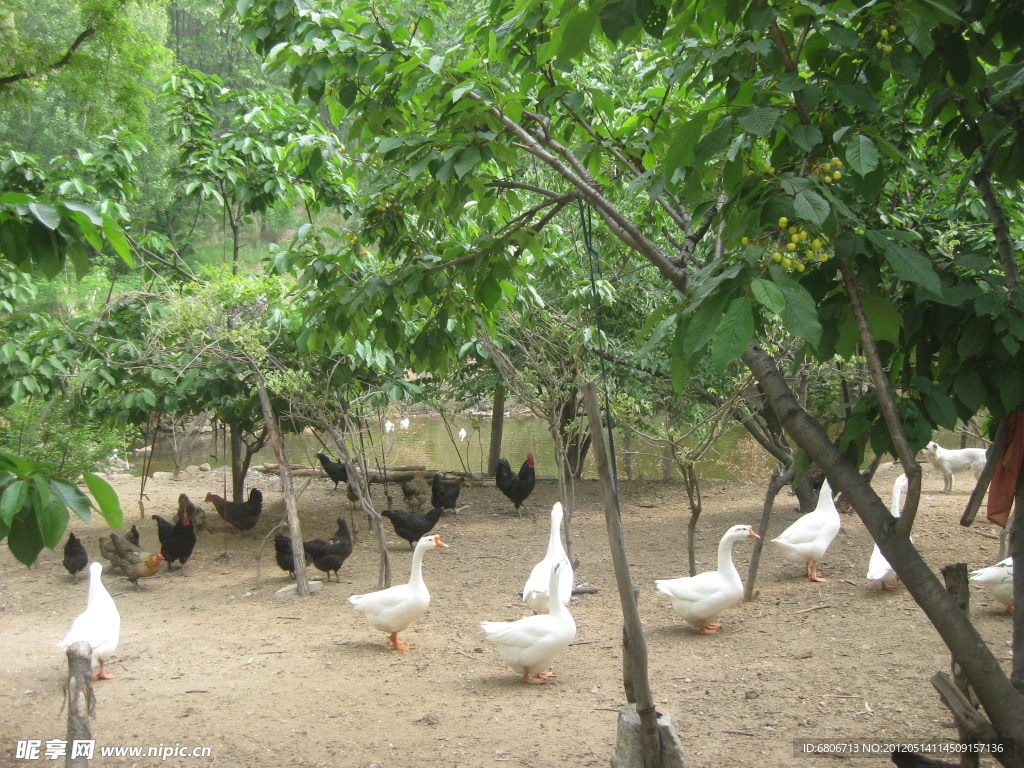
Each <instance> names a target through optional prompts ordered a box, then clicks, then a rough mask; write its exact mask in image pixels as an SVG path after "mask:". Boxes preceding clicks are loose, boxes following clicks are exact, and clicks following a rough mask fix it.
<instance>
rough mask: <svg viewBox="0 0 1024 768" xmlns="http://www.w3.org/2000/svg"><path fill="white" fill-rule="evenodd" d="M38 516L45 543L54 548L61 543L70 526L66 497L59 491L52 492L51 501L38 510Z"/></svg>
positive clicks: (40, 531)
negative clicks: (65, 502)
mask: <svg viewBox="0 0 1024 768" xmlns="http://www.w3.org/2000/svg"><path fill="white" fill-rule="evenodd" d="M36 517H37V518H38V519H39V533H40V534H41V535H42V537H43V545H44V546H47V547H49V548H50V549H53V548H54V547H56V546H57V545H58V544H60V540H61V537H62V536H63V535H64V531H66V530H67V527H68V508H67V506H65V504H64V497H63V496H61V495H60V494H59V493H51V494H50V499H49V503H48V504H47V505H46V506H45V507H43V508H42V509H37V510H36Z"/></svg>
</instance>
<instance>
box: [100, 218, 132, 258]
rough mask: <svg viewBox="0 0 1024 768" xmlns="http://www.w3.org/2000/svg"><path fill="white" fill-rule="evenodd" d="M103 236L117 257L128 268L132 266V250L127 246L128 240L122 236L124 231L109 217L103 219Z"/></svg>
mask: <svg viewBox="0 0 1024 768" xmlns="http://www.w3.org/2000/svg"><path fill="white" fill-rule="evenodd" d="M103 234H104V236H105V237H106V238H107V242H108V243H110V245H111V246H112V247H113V248H114V251H115V252H116V253H117V255H118V256H120V257H121V259H122V260H123V261H124V263H125V264H127V265H128V266H129V267H130V266H131V265H132V249H131V246H129V245H128V238H127V237H125V236H124V230H123V229H121V227H120V226H119V225H118V223H117V222H116V221H114V220H113V219H112V218H110V217H109V216H104V217H103Z"/></svg>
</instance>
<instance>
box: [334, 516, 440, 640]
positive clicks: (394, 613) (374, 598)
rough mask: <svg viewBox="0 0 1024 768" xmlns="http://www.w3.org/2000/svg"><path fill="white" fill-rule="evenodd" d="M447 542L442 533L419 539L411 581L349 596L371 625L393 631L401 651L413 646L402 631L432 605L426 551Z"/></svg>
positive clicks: (413, 559) (350, 600)
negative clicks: (402, 637)
mask: <svg viewBox="0 0 1024 768" xmlns="http://www.w3.org/2000/svg"><path fill="white" fill-rule="evenodd" d="M447 546H448V545H447V544H445V543H444V542H443V541H441V537H440V536H424V537H423V538H422V539H420V540H419V541H418V542H416V549H415V550H413V553H412V572H411V574H410V576H409V583H408V584H398V585H396V586H394V587H389V588H388V589H382V590H379V591H378V592H369V593H367V594H365V595H352V596H351V597H350V598H349V599H348V601H349V602H350V603H352V605H353V606H354V607H355V609H356V610H357V611H362V612H363V613H365V614H366V620H367V621H368V622H370V626H371V627H373V628H374V629H379V630H381V631H383V632H388V633H389V635H390V636H389V637H388V645H389V646H390V647H392V648H395V649H397V650H399V651H408V650H410V646H408V645H407V644H405V643H403V642H402V641H401V640H399V639H398V633H399V632H401V631H402V630H403V629H405V628H406V627H408V626H409V625H410V624H412V623H413V622H414V621H416V619H418V618H419V617H420V616H422V615H423V614H424V613H426V611H427V607H428V606H429V605H430V592H428V591H427V585H426V584H425V583H424V582H423V554H424V553H425V552H426V551H427V550H428V549H434V548H435V547H447Z"/></svg>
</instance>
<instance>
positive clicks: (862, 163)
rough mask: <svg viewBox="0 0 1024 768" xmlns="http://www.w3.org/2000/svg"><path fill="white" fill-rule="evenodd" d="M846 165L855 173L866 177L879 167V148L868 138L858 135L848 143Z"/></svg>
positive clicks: (852, 137)
mask: <svg viewBox="0 0 1024 768" xmlns="http://www.w3.org/2000/svg"><path fill="white" fill-rule="evenodd" d="M846 163H847V165H849V166H850V168H851V169H852V170H853V172H854V173H856V174H857V175H859V176H866V175H867V174H869V173H871V172H872V171H873V170H875V168H877V167H878V147H876V146H875V142H873V141H872V140H871V139H870V138H869V137H868V136H865V135H864V134H861V133H857V134H854V135H853V136H851V137H850V139H849V140H848V141H847V142H846Z"/></svg>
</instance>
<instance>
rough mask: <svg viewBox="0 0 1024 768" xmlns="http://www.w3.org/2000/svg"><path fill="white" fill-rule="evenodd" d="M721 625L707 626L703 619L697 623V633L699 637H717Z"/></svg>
mask: <svg viewBox="0 0 1024 768" xmlns="http://www.w3.org/2000/svg"><path fill="white" fill-rule="evenodd" d="M721 626H722V625H721V624H708V623H707V622H706V621H705V620H704V619H699V620H698V622H697V633H698V634H701V635H717V634H718V630H719V629H720V628H721Z"/></svg>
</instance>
